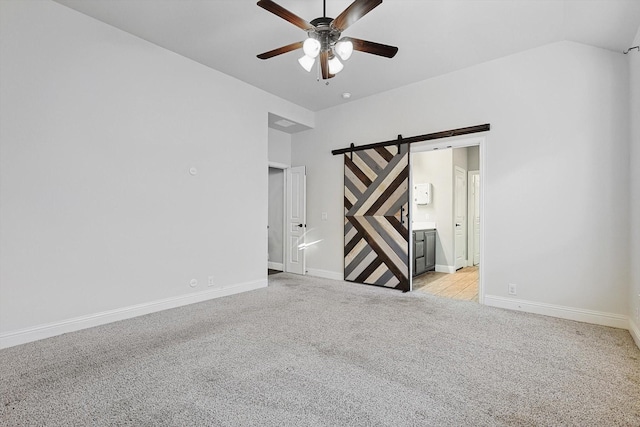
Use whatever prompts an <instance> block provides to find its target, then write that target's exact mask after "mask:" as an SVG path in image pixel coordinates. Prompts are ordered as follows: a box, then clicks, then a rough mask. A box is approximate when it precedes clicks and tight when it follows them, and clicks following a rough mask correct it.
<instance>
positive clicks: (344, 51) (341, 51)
mask: <svg viewBox="0 0 640 427" xmlns="http://www.w3.org/2000/svg"><path fill="white" fill-rule="evenodd" d="M334 50H335V52H336V55H338V56H339V57H340V59H342V60H343V61H346V60H347V59H349V58H351V54H352V53H353V43H351V41H350V40H338V43H336V46H335V49H334Z"/></svg>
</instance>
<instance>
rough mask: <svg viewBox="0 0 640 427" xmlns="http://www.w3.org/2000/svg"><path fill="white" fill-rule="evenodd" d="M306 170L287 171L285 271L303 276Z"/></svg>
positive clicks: (305, 225) (300, 168) (302, 168)
mask: <svg viewBox="0 0 640 427" xmlns="http://www.w3.org/2000/svg"><path fill="white" fill-rule="evenodd" d="M306 179H307V177H306V170H305V167H304V166H295V167H291V168H289V169H287V179H286V180H287V196H286V199H287V213H286V218H287V219H286V224H287V229H286V241H287V245H286V246H287V248H286V257H285V271H287V272H289V273H296V274H305V272H306V265H305V233H306V230H307V212H306V203H307V197H306V187H307V181H306Z"/></svg>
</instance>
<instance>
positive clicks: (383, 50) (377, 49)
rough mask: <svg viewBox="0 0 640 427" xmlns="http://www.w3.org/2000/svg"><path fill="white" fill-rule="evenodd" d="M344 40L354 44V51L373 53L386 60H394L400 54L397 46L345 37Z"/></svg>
mask: <svg viewBox="0 0 640 427" xmlns="http://www.w3.org/2000/svg"><path fill="white" fill-rule="evenodd" d="M343 40H349V41H351V43H353V50H359V51H360V52H366V53H371V54H373V55H378V56H384V57H386V58H393V57H394V56H396V53H398V48H397V47H395V46H389V45H386V44H380V43H376V42H370V41H367V40H361V39H354V38H353V37H344V38H343Z"/></svg>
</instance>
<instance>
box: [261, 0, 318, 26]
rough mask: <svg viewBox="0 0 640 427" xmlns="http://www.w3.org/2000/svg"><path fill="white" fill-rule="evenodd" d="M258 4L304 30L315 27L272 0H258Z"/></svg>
mask: <svg viewBox="0 0 640 427" xmlns="http://www.w3.org/2000/svg"><path fill="white" fill-rule="evenodd" d="M258 6H260V7H261V8H263V9H264V10H268V11H269V12H271V13H273V14H274V15H278V16H279V17H280V18H282V19H284V20H286V21H289V22H291V23H292V24H293V25H295V26H296V27H299V28H302V29H303V30H305V31H309V30H313V29H314V28H315V27H314V26H313V25H311V24H310V23H309V22H307V21H305V20H304V19H302V18H300V17H299V16H298V15H295V14H293V13H291V12H289V11H288V10H287V9H285V8H284V7H282V6H280V5H279V4H276V3H274V2H272V1H271V0H260V1H259V2H258Z"/></svg>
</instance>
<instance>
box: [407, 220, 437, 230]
mask: <svg viewBox="0 0 640 427" xmlns="http://www.w3.org/2000/svg"><path fill="white" fill-rule="evenodd" d="M411 225H412V227H411V228H412V230H414V231H416V230H435V229H436V228H437V227H436V223H435V222H429V221H415V222H414V223H413V224H411Z"/></svg>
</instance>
